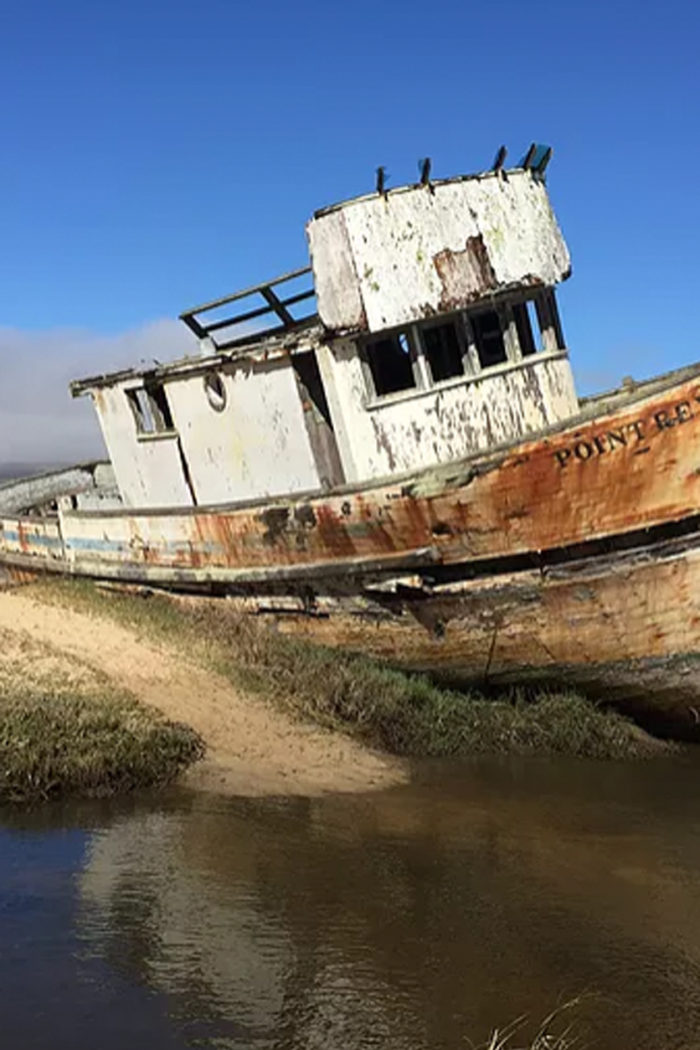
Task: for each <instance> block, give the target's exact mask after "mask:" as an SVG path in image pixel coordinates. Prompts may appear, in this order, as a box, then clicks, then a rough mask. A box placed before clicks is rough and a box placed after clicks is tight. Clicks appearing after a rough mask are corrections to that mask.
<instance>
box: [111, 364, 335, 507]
mask: <svg viewBox="0 0 700 1050" xmlns="http://www.w3.org/2000/svg"><path fill="white" fill-rule="evenodd" d="M217 374H218V375H219V376H220V379H221V382H222V383H223V387H224V391H225V404H224V407H223V409H222V410H221V411H216V410H215V409H214V408H212V406H211V404H210V403H209V400H208V399H207V395H206V391H205V387H204V376H203V375H202V374H201V373H192V372H180V373H176V374H175V376H174V377H173V379H171V380H170V381H169V382H166V383H165V384H164V385H163V389H164V391H165V396H166V398H167V401H168V405H169V407H170V412H171V415H172V420H173V425H174V427H173V430H172V431H166V432H163V433H157V434H145V435H144V434H139V433H138V432H137V428H136V422H135V420H134V416H133V413H132V411H131V408H130V406H129V403H128V400H127V395H126V391H127V389H131V388H133V387H134V386H135V383H134V380H133V379H128V380H126V381H124V382H121V383H117V384H116V385H114V386H111V387H110V386H101V387H99V388H98V389H96V390H94V391H93V399H94V402H95V408H96V410H97V414H98V416H99V419H100V425H101V427H102V432H103V435H104V439H105V443H106V445H107V448H108V450H109V454H110V458H111V461H112V463H113V465H114V470H115V473H116V477H117V480H118V484H119V490H120V493H121V496H122V499H123V501H124V503H125V504H126V505H127V506H131V507H156V508H157V507H184V506H192V505H193V503H195V502H196V503H197V504H200V505H201V504H209V503H227V502H234V501H239V500H245V499H255V498H257V497H262V496H275V495H279V494H281V493H285V492H300V491H308V490H310V489H316V488H318V486H319V484H320V482H319V474H318V470H317V468H316V464H315V461H314V456H313V452H312V449H311V445H310V442H309V438H308V435H307V432H306V428H305V426H304V417H303V411H302V406H301V401H300V398H299V393H298V390H297V385H296V380H295V376H294V371H293V368H292V364H291V360H290V358H289V357H286V358H279V359H276V360H274V361H270V362H264V361H262V362H255V363H254V362H250V361H245V360H241V361H238V362H236V363H229V364H226V365H222V368H221V369H220V370H218V371H217Z"/></svg>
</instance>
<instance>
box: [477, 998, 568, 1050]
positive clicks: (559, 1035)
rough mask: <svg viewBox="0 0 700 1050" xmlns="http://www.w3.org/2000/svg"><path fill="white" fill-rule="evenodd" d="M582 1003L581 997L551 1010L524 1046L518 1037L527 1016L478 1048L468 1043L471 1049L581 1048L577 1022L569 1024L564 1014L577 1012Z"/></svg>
mask: <svg viewBox="0 0 700 1050" xmlns="http://www.w3.org/2000/svg"><path fill="white" fill-rule="evenodd" d="M582 1000H583V997H582V996H580V997H577V998H576V999H571V1000H570V1001H569V1002H566V1003H563V1004H562V1005H561V1006H558V1007H557V1008H556V1009H555V1010H552V1012H551V1013H550V1014H548V1016H547V1017H545V1019H544V1020H543V1021H542V1022H541V1024H540V1025H539V1026H538V1028H537V1031H536V1032H535V1034H534V1036H532V1037H531V1038H529V1039H527V1041H526V1042H525V1043H522V1042H521V1040H520V1037H521V1036H522V1034H523V1030H524V1029H525V1027H526V1026H527V1017H518V1018H517V1019H516V1020H515V1021H513V1022H512V1023H511V1024H509V1025H506V1027H505V1028H502V1029H495V1030H494V1031H493V1032H492V1033H491V1036H490V1037H489V1039H488V1040H487V1042H485V1043H482V1044H481V1046H478V1047H474V1045H473V1044H471V1047H472V1050H574V1048H575V1047H581V1046H582V1044H581V1040H580V1036H579V1033H578V1030H577V1025H576V1021H575V1020H573V1021H569V1020H568V1018H567V1016H566V1015H567V1014H568V1013H569V1012H570V1011H572V1010H576V1008H577V1007H578V1006H579V1005H580V1004H581V1002H582Z"/></svg>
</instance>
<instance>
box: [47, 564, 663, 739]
mask: <svg viewBox="0 0 700 1050" xmlns="http://www.w3.org/2000/svg"><path fill="white" fill-rule="evenodd" d="M35 586H36V587H37V588H38V590H37V594H38V595H41V597H42V599H43V600H48V601H52V602H57V601H58V602H65V603H67V604H69V605H71V606H72V607H73V608H77V609H81V610H82V611H88V612H94V613H98V614H99V615H101V616H107V617H111V618H112V619H114V620H116V621H118V622H121V623H122V624H125V625H128V626H130V627H132V628H133V629H135V630H137V632H139V633H140V634H144V635H146V636H147V637H149V638H151V639H152V640H155V641H158V642H161V643H165V644H167V645H169V646H176V647H177V649H178V651H180V652H186V653H187V654H188V656H189V658H191V659H194V660H196V661H198V662H199V663H202V664H204V665H206V666H208V667H210V668H212V669H214V670H216V671H217V672H219V673H220V674H223V675H224V676H226V677H227V678H228V679H229V680H231V681H233V682H234V683H236V684H238V685H241V686H244V687H245V688H248V689H253V690H255V691H256V692H258V693H260V694H261V695H262V696H264V697H265V698H266V699H268V700H270V701H272V702H274V703H276V704H277V705H280V706H283V707H285V708H286V709H288V710H292V711H293V712H294V713H296V714H297V715H298V716H300V717H302V718H306V719H309V720H311V721H313V722H315V723H317V724H321V725H323V726H327V727H330V728H333V729H341V730H343V731H345V732H349V733H351V734H352V735H354V736H355V737H357V738H359V739H361V740H362V741H364V742H365V743H367V744H370V745H372V746H377V747H380V748H383V749H385V750H387V751H389V752H392V753H394V754H398V755H404V756H414V757H433V756H434V757H438V756H450V755H451V756H461V755H470V754H480V753H481V754H483V753H491V754H513V753H517V754H528V753H529V754H532V753H536V754H553V753H558V754H566V755H577V756H584V757H591V758H607V759H611V758H614V759H619V758H637V757H643V756H647V755H653V754H657V753H658V752H659V751H660V750H665V749H667V745H664V744H661V743H660V742H659V741H656V740H655V739H654V738H652V737H650V736H648V735H647V734H646V733H644V732H643V731H641V730H640V729H639V728H638V727H637V726H635V725H634V724H633V723H632V722H630V721H629V720H627V719H625V718H623V717H622V716H621V715H619V714H617V713H616V712H614V711H610V710H605V709H603V708H601V707H600V706H598V705H596V704H594V703H592V702H590V701H589V700H587V699H585V698H584V697H582V696H580V695H578V694H577V693H575V692H572V691H568V690H557V691H552V690H544V689H536V688H535V689H527V690H525V689H514V690H509V691H507V692H505V693H501V694H500V695H498V696H496V697H493V696H486V695H484V694H483V693H480V692H479V691H477V690H469V691H458V690H454V689H445V688H441V687H440V686H439V685H437V684H435V683H434V682H433V681H431V680H430V679H429V678H428V677H426V676H425V675H419V674H415V675H414V674H408V673H405V672H403V671H400V670H396V669H394V668H391V667H388V666H386V665H385V664H383V663H380V662H378V661H376V660H373V659H370V658H368V657H366V656H362V655H357V654H352V653H347V652H342V651H338V650H335V649H328V648H324V647H322V646H318V645H313V644H310V643H308V642H306V641H300V640H298V639H295V638H292V637H290V636H287V635H283V634H280V633H279V632H275V631H272V630H270V629H267V628H265V627H263V626H261V625H260V624H259V622H257V621H256V620H255V619H254V618H253V617H249V616H243V615H241V614H238V613H236V612H234V611H232V610H231V609H229V608H227V605H226V603H225V602H222V601H211V600H210V601H201V600H193V601H189V600H187V601H184V602H180V601H173V600H172V599H171V598H168V597H166V596H161V595H155V594H149V595H148V596H139V595H134V594H125V593H122V592H119V591H106V592H105V591H103V590H101V589H98V588H96V587H95V586H94V585H92V584H90V583H87V582H85V581H72V580H71V581H65V580H62V581H50V582H42V583H40V584H38V585H35Z"/></svg>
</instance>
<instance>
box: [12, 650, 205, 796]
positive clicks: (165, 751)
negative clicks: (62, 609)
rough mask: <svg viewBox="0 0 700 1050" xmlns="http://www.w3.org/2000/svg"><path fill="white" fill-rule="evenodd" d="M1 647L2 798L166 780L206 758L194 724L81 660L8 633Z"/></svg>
mask: <svg viewBox="0 0 700 1050" xmlns="http://www.w3.org/2000/svg"><path fill="white" fill-rule="evenodd" d="M0 646H1V647H2V653H3V659H2V663H1V664H0V802H35V801H41V800H45V799H49V798H54V797H58V796H66V795H71V796H77V795H80V796H105V795H112V794H115V793H117V792H123V791H129V790H131V789H133V788H136V787H145V786H152V785H156V784H162V783H166V782H168V781H170V780H172V779H173V777H175V776H176V775H177V774H178V773H179V772H180V771H181V770H182V769H184V768H185V767H186V766H187V765H189V764H190V763H191V762H193V761H194V760H196V759H197V758H199V757H200V756H201V754H202V751H203V747H202V743H201V741H200V740H199V738H198V737H197V735H196V734H195V733H194V732H193V731H192V730H191V729H189V728H188V727H187V726H183V725H177V724H175V723H171V722H167V721H166V720H165V719H163V718H161V717H160V716H159V715H158V714H157V713H156V712H154V711H152V710H151V709H150V708H146V707H145V706H143V705H141V704H139V703H137V701H136V700H134V699H133V698H132V697H130V696H129V695H127V694H125V693H120V692H118V691H117V690H115V688H114V686H113V685H112V683H110V682H109V681H108V680H107V679H106V678H105V677H104V676H102V675H100V674H99V673H98V672H96V671H93V670H92V669H90V668H88V667H86V666H84V665H82V664H80V662H79V661H75V660H72V659H70V658H68V657H66V656H64V655H63V654H59V653H56V652H53V651H52V650H51V649H50V648H49V647H46V646H43V645H40V644H39V643H37V642H35V641H33V640H32V639H31V637H29V636H17V635H15V634H11V633H10V632H2V634H1V635H0Z"/></svg>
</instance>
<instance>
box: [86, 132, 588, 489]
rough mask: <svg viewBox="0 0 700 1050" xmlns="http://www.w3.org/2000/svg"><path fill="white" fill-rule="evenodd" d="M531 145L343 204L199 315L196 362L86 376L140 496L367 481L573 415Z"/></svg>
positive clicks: (557, 269)
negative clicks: (459, 173) (298, 248)
mask: <svg viewBox="0 0 700 1050" xmlns="http://www.w3.org/2000/svg"><path fill="white" fill-rule="evenodd" d="M531 155H532V151H530V154H529V155H528V160H527V161H526V163H525V164H524V165H522V166H520V167H518V168H514V169H511V170H508V171H503V170H494V171H489V172H485V173H482V174H478V175H472V176H465V177H458V178H450V179H444V180H438V181H434V182H430V181H427V180H424V181H423V182H422V183H421V184H419V185H409V186H403V187H399V188H397V189H391V190H388V191H385V190H384V189H383V187H382V188H381V191H379V192H377V193H374V194H371V195H368V196H365V197H359V198H356V199H354V200H350V201H346V202H343V203H342V204H338V205H335V206H333V207H331V208H325V209H323V210H321V211H319V212H317V213H316V214H315V215H314V216H313V218H312V219H311V221H310V222H309V224H308V227H307V234H308V240H309V248H310V255H311V267H310V268H307V269H304V270H299V271H296V272H295V273H293V274H289V275H286V276H285V277H283V278H279V279H277V280H276V281H272V282H268V283H266V284H262V285H258V286H256V287H254V288H251V289H246V290H245V291H244V292H239V293H237V294H236V295H233V296H227V297H225V298H223V299H220V300H216V301H215V302H212V303H206V304H204V305H203V306H201V307H197V308H195V309H193V310H189V311H187V312H186V313H184V314H183V315H182V319H183V321H184V322H185V323H186V324H187V325H188V327H189V328H190V329H191V330H192V332H193V335H194V337H195V338H196V342H195V340H194V339H193V353H192V355H191V356H189V357H187V358H184V359H182V360H180V361H176V362H174V363H172V364H168V365H162V366H157V367H154V368H152V369H146V370H144V369H141V370H138V369H133V370H128V371H125V372H120V373H116V374H113V375H106V376H97V377H93V378H91V379H86V380H81V381H79V382H76V383H74V384H73V385H72V391H73V393H74V395H76V396H77V395H80V394H84V393H89V394H90V395H91V396H92V398H93V401H94V404H95V408H96V410H97V414H98V417H99V421H100V425H101V428H102V432H103V434H104V439H105V442H106V445H107V449H108V451H109V455H110V458H111V461H112V464H113V466H114V471H115V475H116V479H117V484H118V487H119V491H120V495H121V499H122V501H123V503H124V504H126V505H127V506H131V507H153V508H156V507H182V506H195V505H197V506H201V505H212V504H221V503H233V502H241V501H248V500H257V499H264V498H266V497H277V496H283V495H287V494H290V495H291V494H298V493H302V492H313V491H318V490H327V489H329V488H334V487H336V486H339V485H343V484H361V483H363V482H370V481H372V480H374V479H378V478H384V477H387V476H392V475H397V474H403V473H406V472H411V471H415V470H419V469H422V468H426V467H430V466H433V465H435V464H442V463H446V462H449V461H452V460H459V459H461V458H463V457H465V456H468V455H471V454H473V453H476V452H481V451H487V450H489V449H490V448H492V447H495V446H498V445H502V444H504V443H508V442H511V441H516V440H517V439H519V438H521V437H523V436H526V435H527V434H529V433H534V432H536V431H540V430H542V429H543V428H546V427H547V426H550V425H552V424H556V423H558V422H560V421H562V420H565V419H567V418H568V417H570V416H572V415H574V414H575V413H576V411H577V410H578V402H577V399H576V393H575V390H574V384H573V379H572V375H571V369H570V365H569V361H568V354H567V350H566V345H565V342H564V336H563V333H562V327H561V323H560V319H559V313H558V309H557V302H556V295H555V287H556V285H557V284H558V283H559V282H561V281H563V280H565V279H566V277H568V275H569V273H570V260H569V254H568V251H567V248H566V245H565V243H564V240H563V238H562V235H561V233H560V230H559V228H558V225H557V222H556V219H555V217H554V215H553V212H552V209H551V207H550V204H549V199H548V196H547V191H546V187H545V182H544V177H543V171H544V165H543V164H542V163H540V165H539V167H538V166H536V165H533V162H532V156H531ZM545 163H546V161H545ZM232 310H233V311H234V312H232Z"/></svg>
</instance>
